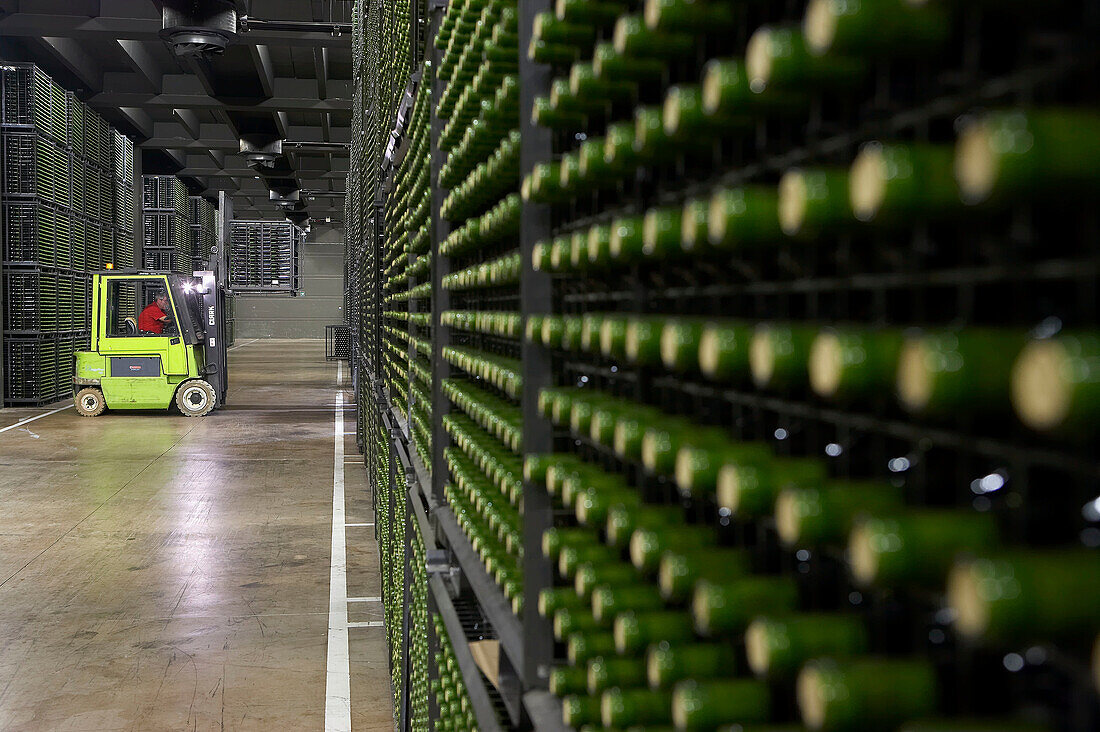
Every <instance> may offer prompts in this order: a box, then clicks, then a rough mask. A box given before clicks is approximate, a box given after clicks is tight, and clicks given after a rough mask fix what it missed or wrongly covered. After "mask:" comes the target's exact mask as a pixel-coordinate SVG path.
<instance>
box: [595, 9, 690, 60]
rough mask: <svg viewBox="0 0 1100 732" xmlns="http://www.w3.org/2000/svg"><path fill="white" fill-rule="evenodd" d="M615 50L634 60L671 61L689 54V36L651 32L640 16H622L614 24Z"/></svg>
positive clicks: (679, 33) (676, 33) (661, 31)
mask: <svg viewBox="0 0 1100 732" xmlns="http://www.w3.org/2000/svg"><path fill="white" fill-rule="evenodd" d="M613 43H614V44H615V50H616V51H618V52H619V53H620V54H622V55H624V56H631V57H635V58H658V59H672V58H676V57H678V56H684V55H686V54H688V53H690V52H691V49H692V46H693V44H694V43H695V39H694V38H693V37H692V35H691V34H688V33H681V32H668V31H664V30H652V29H650V28H647V27H646V24H645V21H644V20H643V19H642V16H640V15H622V16H619V20H618V21H616V23H615V32H614V35H613Z"/></svg>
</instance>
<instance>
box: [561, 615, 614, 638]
mask: <svg viewBox="0 0 1100 732" xmlns="http://www.w3.org/2000/svg"><path fill="white" fill-rule="evenodd" d="M553 626H554V638H556V639H557V640H559V641H564V640H565V639H566V638H568V637H569V636H571V635H573V634H574V633H592V632H595V631H597V630H600V629H601V628H604V627H606V626H607V623H606V622H605V621H603V620H601V619H600V618H597V617H596V616H595V615H593V614H592V611H590V610H589V609H588V608H581V609H575V608H562V609H561V610H558V611H557V612H556V613H554V621H553Z"/></svg>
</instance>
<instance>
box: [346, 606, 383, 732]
mask: <svg viewBox="0 0 1100 732" xmlns="http://www.w3.org/2000/svg"><path fill="white" fill-rule="evenodd" d="M383 625H385V623H383V622H382V621H381V620H366V621H363V622H361V623H348V627H349V628H381V627H382V626H383ZM348 729H351V727H348Z"/></svg>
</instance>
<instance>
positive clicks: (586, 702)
mask: <svg viewBox="0 0 1100 732" xmlns="http://www.w3.org/2000/svg"><path fill="white" fill-rule="evenodd" d="M561 719H562V721H563V722H564V723H565V726H566V727H573V728H574V729H576V728H579V727H581V726H582V725H585V724H599V723H600V700H599V698H597V697H594V696H584V695H576V696H567V697H565V698H564V699H562V700H561Z"/></svg>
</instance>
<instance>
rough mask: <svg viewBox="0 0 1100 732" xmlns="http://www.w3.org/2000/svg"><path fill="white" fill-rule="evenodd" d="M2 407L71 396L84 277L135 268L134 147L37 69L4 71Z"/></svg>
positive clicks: (83, 318) (84, 318)
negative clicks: (115, 268)
mask: <svg viewBox="0 0 1100 732" xmlns="http://www.w3.org/2000/svg"><path fill="white" fill-rule="evenodd" d="M0 149H2V165H3V171H2V172H3V176H2V178H3V187H2V191H0V206H2V208H3V212H2V216H0V220H2V221H3V265H2V269H3V286H4V289H3V292H4V308H3V310H4V319H3V329H4V337H3V341H4V348H3V358H4V366H5V382H4V392H3V399H4V403H5V404H12V405H13V404H42V403H48V402H51V401H54V400H56V399H58V398H60V397H62V396H65V395H66V394H68V393H69V391H70V389H71V385H72V379H71V373H72V354H73V353H74V352H75V351H76V350H79V349H80V348H82V347H84V346H85V345H86V341H87V337H88V328H89V310H88V304H87V303H88V289H89V278H88V272H89V271H94V270H99V269H103V268H104V265H105V264H106V263H108V262H113V263H115V264H116V265H119V266H129V265H132V264H133V246H132V244H131V242H132V241H133V227H134V191H133V165H134V162H133V160H134V146H133V142H131V141H130V140H129V139H128V138H126V137H125V136H124V135H122V134H120V133H119V132H118V131H117V130H115V129H113V128H112V127H111V126H110V125H109V124H108V123H107V122H106V121H104V120H103V118H102V117H100V116H99V115H98V114H96V113H95V112H94V111H92V110H91V109H89V108H88V107H87V105H85V104H84V103H83V102H81V101H80V100H79V99H77V98H76V97H75V96H74V95H73V94H72V93H71V92H66V91H65V90H63V89H62V88H61V87H60V86H59V85H58V84H57V83H56V82H54V81H53V80H52V79H51V78H50V77H49V76H47V75H46V74H45V73H43V72H42V70H41V69H39V68H38V67H36V66H34V65H31V64H11V65H5V66H3V67H0Z"/></svg>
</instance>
